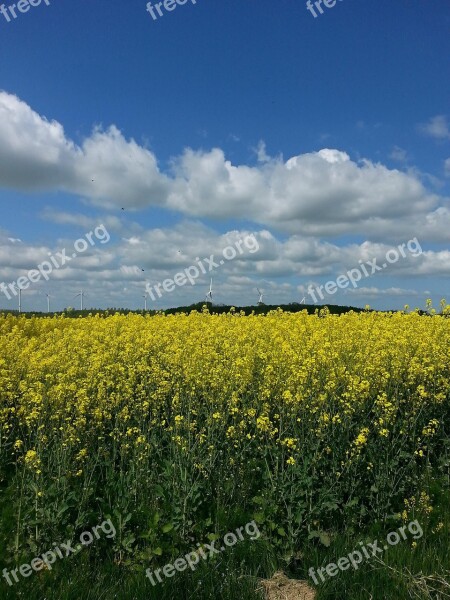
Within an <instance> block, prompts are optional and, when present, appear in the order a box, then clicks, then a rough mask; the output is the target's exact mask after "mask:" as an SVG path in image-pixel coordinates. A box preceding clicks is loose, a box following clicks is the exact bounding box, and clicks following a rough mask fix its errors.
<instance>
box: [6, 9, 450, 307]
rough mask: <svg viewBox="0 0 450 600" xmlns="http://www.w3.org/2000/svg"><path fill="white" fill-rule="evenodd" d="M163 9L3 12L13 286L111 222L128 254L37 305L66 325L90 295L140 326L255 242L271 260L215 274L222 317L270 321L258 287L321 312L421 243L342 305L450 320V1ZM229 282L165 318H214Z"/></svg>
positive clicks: (95, 265)
mask: <svg viewBox="0 0 450 600" xmlns="http://www.w3.org/2000/svg"><path fill="white" fill-rule="evenodd" d="M12 4H13V2H11V1H9V0H8V1H7V2H5V3H4V6H5V10H6V11H7V14H10V13H8V10H9V8H8V7H9V6H10V5H12ZM154 4H155V3H154ZM162 10H163V11H164V15H163V16H162V17H159V18H158V19H157V20H153V19H152V17H151V16H150V14H149V12H147V11H146V2H145V1H141V0H132V1H129V2H123V1H119V0H111V1H110V2H104V1H103V0H99V1H97V2H95V3H93V2H88V1H87V0H73V1H72V2H68V1H56V0H50V5H49V6H46V4H44V2H42V4H41V5H40V6H37V7H33V8H30V10H29V11H28V12H26V13H25V14H20V13H19V14H18V16H17V18H16V19H12V18H11V20H10V22H8V21H7V20H6V18H4V16H2V14H0V56H1V59H0V90H2V91H1V93H0V282H1V281H3V282H5V283H6V284H8V283H11V282H15V281H17V279H18V278H19V277H24V276H27V274H28V272H29V271H30V270H32V269H35V268H36V266H37V265H39V264H41V263H42V261H43V260H46V259H47V258H48V254H49V253H51V254H53V255H54V254H55V253H57V252H60V251H61V250H62V249H63V248H72V247H73V244H74V242H75V241H76V240H77V239H79V238H82V237H83V236H85V235H86V233H88V232H89V231H94V230H95V227H98V226H99V225H100V224H103V225H104V226H105V228H106V229H107V231H108V233H109V237H110V239H109V241H108V242H107V243H103V244H102V243H101V242H100V240H97V241H98V243H96V244H95V245H92V246H90V247H89V249H88V250H86V251H85V252H83V253H80V255H79V256H77V258H76V260H75V259H73V260H72V261H70V264H66V265H64V266H61V268H58V269H56V268H55V270H54V272H52V274H51V276H50V277H49V281H48V282H47V281H38V282H35V283H32V284H31V285H29V286H27V287H26V289H24V291H23V294H22V296H23V306H24V309H44V308H45V306H46V300H45V293H50V294H51V295H52V297H53V300H52V302H53V307H54V308H55V309H62V308H64V307H65V306H68V305H73V304H74V303H75V302H76V300H74V299H73V296H74V295H75V293H77V291H78V290H80V289H82V288H83V289H86V304H87V305H88V306H93V307H107V306H119V305H122V306H126V307H130V308H138V307H140V306H141V305H142V303H143V299H142V295H143V294H144V292H145V285H146V283H149V284H151V285H156V284H157V283H158V282H163V281H164V280H166V279H167V278H173V277H174V276H175V274H176V273H177V272H182V271H183V270H184V269H186V268H188V267H189V266H190V265H193V264H195V258H196V257H209V256H210V255H211V254H212V253H214V254H215V255H220V254H221V252H222V251H223V248H224V247H226V246H227V245H230V244H234V243H235V242H236V241H237V240H239V239H244V238H245V236H248V235H250V234H252V235H254V236H255V239H257V240H258V244H259V250H258V251H257V252H255V253H254V254H250V253H244V254H243V255H239V256H238V257H236V259H234V260H230V261H229V262H227V261H226V263H225V264H224V265H223V266H221V267H220V268H218V269H217V270H216V271H215V272H214V297H215V299H216V300H217V302H225V303H234V304H249V303H254V302H255V301H256V300H257V299H258V296H257V292H256V291H255V288H256V287H259V288H260V289H264V292H265V293H266V298H265V301H267V302H270V303H281V302H292V301H300V300H301V299H302V298H303V297H306V299H307V301H309V302H311V297H310V295H309V296H308V293H307V290H308V286H313V289H315V287H316V286H319V285H324V284H325V283H326V282H329V281H335V280H336V279H337V277H338V276H339V275H341V274H345V273H346V272H348V271H349V270H351V269H354V268H357V267H358V266H359V265H360V264H361V263H360V262H359V261H363V262H364V263H366V262H367V261H371V260H373V259H374V258H376V257H377V258H378V260H379V262H380V263H383V262H385V261H383V257H384V256H385V254H386V252H387V251H388V250H389V249H390V248H395V247H398V246H399V245H400V244H402V243H406V242H407V241H408V240H410V239H413V238H417V240H418V241H419V242H420V247H421V249H422V250H423V252H422V253H421V254H420V255H417V256H412V255H411V253H410V252H408V253H407V255H406V256H405V257H403V256H402V257H400V258H399V260H398V261H396V262H395V263H393V264H391V265H389V266H388V267H387V268H386V269H385V270H383V272H381V273H380V272H377V273H376V274H374V275H373V276H370V277H365V276H364V277H362V279H361V281H360V282H358V285H357V287H356V288H354V287H353V286H349V287H347V288H345V289H344V288H342V289H338V290H337V292H335V293H333V294H328V295H326V302H328V303H333V304H352V305H357V306H364V305H365V304H370V305H371V306H373V307H376V308H401V307H402V306H403V305H404V304H405V303H407V304H409V305H411V306H423V305H424V302H425V299H426V298H427V297H432V298H433V300H434V302H435V303H436V304H437V303H438V302H439V300H440V298H442V297H443V296H447V300H448V299H449V297H450V293H449V285H448V283H449V275H450V261H449V258H450V252H449V242H450V206H449V196H450V193H449V190H450V186H449V182H450V177H449V176H450V107H449V98H450V93H449V92H450V89H449V88H450V85H449V80H450V78H449V76H448V75H449V64H448V57H449V50H450V41H449V36H448V31H449V25H450V5H449V4H448V2H446V1H444V0H442V1H438V0H433V1H425V0H398V1H397V2H395V3H393V2H392V1H391V0H377V1H376V2H375V1H374V0H372V1H370V0H364V1H357V0H338V1H337V2H336V5H335V6H334V7H332V8H325V7H324V8H323V11H324V14H321V15H319V16H318V17H317V18H314V17H313V16H312V15H311V13H310V12H308V10H307V9H306V2H305V1H303V0H277V1H269V0H258V2H256V0H240V1H239V2H238V1H237V0H227V2H222V3H219V2H215V1H213V0H197V2H196V3H195V4H194V3H193V2H192V0H188V1H187V2H186V4H184V5H183V6H181V5H180V6H177V7H176V9H175V10H174V11H172V12H168V11H165V10H164V8H163V9H162ZM122 208H124V209H125V210H122ZM142 269H144V271H142ZM209 276H210V274H209V272H208V273H207V274H201V276H200V277H199V278H198V280H197V281H196V284H195V285H194V286H191V285H190V284H187V285H183V286H177V287H176V289H175V290H174V291H171V292H165V293H164V295H163V297H161V298H157V299H156V301H154V302H153V301H152V300H151V299H149V306H150V305H153V306H154V307H158V308H160V307H166V306H174V305H178V304H184V303H189V302H195V301H198V300H203V299H204V298H205V294H206V292H207V288H208V285H209ZM310 289H312V288H310ZM16 305H17V299H16V298H15V297H12V298H11V299H10V300H8V298H7V297H6V295H5V294H4V293H0V308H15V307H16Z"/></svg>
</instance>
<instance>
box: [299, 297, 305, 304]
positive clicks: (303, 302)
mask: <svg viewBox="0 0 450 600" xmlns="http://www.w3.org/2000/svg"><path fill="white" fill-rule="evenodd" d="M305 300H306V296H303V300H302V301H301V302H300V304H305Z"/></svg>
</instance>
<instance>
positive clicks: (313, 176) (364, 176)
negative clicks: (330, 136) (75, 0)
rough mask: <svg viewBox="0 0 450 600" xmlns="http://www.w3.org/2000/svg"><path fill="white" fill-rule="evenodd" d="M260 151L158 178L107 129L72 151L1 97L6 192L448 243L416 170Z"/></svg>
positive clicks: (134, 148)
mask: <svg viewBox="0 0 450 600" xmlns="http://www.w3.org/2000/svg"><path fill="white" fill-rule="evenodd" d="M431 129H432V130H433V131H435V132H436V131H443V129H442V122H441V121H437V122H436V123H435V122H434V121H433V126H432V128H431ZM444 129H445V128H444ZM257 152H258V157H259V162H258V164H257V165H256V166H248V165H244V164H240V165H239V164H237V165H234V164H232V163H231V161H229V160H227V158H226V157H225V154H224V152H223V150H221V149H220V148H213V149H211V150H209V151H195V150H192V149H189V148H188V149H185V150H184V151H183V152H182V154H181V155H180V156H178V157H175V158H174V159H173V161H172V165H171V170H170V172H169V173H163V172H161V170H160V168H159V166H158V161H157V158H156V156H155V155H154V154H153V153H152V152H151V151H150V150H149V149H147V148H145V147H143V146H140V145H139V144H138V143H137V142H136V141H134V140H133V139H131V140H127V139H126V138H125V137H124V135H123V134H122V133H121V132H120V131H119V130H118V128H117V127H116V126H114V125H112V126H111V127H109V128H108V129H107V130H106V131H102V130H100V129H99V128H97V129H94V131H93V133H92V134H91V136H90V137H88V138H86V139H85V140H84V141H83V142H82V143H81V144H80V145H77V144H75V143H74V142H73V141H71V140H70V139H68V138H67V137H66V135H65V133H64V129H63V127H62V125H60V124H59V123H57V122H55V121H49V120H48V119H46V118H45V117H43V116H40V115H38V114H37V113H36V112H35V111H33V110H32V109H31V108H30V107H29V106H28V105H27V104H26V103H25V102H23V101H21V100H19V99H18V98H17V97H16V96H13V95H10V94H8V93H6V92H0V185H3V186H4V187H10V188H16V189H25V190H29V191H41V190H48V191H55V190H63V191H66V192H70V193H72V194H76V195H82V196H83V197H84V198H85V201H86V202H89V203H91V204H94V205H97V206H100V207H104V208H105V209H117V210H120V208H122V207H125V208H130V209H135V210H138V209H144V208H146V207H152V206H161V207H165V208H167V209H170V210H172V211H177V212H179V213H181V214H183V215H185V216H186V217H188V218H192V217H193V218H211V219H216V220H218V219H229V218H233V219H239V218H241V219H245V220H246V221H250V222H254V223H257V224H259V225H260V226H263V227H267V228H270V229H272V230H275V231H281V232H285V233H288V234H299V235H303V236H306V237H329V238H333V239H335V238H336V237H338V236H344V235H358V236H364V237H365V238H368V239H372V240H375V241H385V242H387V241H390V242H395V241H398V240H399V238H400V239H405V238H410V237H414V236H416V235H417V236H419V235H420V237H421V239H422V240H433V241H435V242H436V241H441V242H442V241H448V240H449V231H450V205H449V200H448V199H447V198H444V197H441V196H438V195H437V194H435V193H431V192H429V191H428V190H427V188H426V187H425V185H424V183H423V182H422V181H421V178H420V176H419V175H418V174H416V173H414V172H413V171H410V172H408V173H405V172H402V171H400V170H397V169H389V168H387V167H386V166H384V165H382V164H380V163H374V162H372V161H369V160H362V161H354V160H352V159H351V158H350V156H349V155H348V154H347V153H346V152H343V151H341V150H338V149H334V148H324V149H322V150H320V151H318V152H310V153H305V154H300V155H296V156H293V157H291V158H289V159H288V160H284V159H283V158H282V157H276V158H273V157H272V158H271V157H270V156H269V155H268V154H267V151H266V148H265V145H264V143H263V142H261V143H260V145H259V147H258V150H257ZM47 217H48V218H51V216H49V215H47ZM54 220H59V222H60V223H63V222H66V223H69V221H70V222H72V224H76V223H78V224H79V225H83V226H87V224H88V220H87V219H86V218H85V217H80V216H70V217H67V215H64V213H60V214H59V215H56V216H55V217H54ZM113 226H114V223H113V222H111V227H113ZM115 227H116V229H117V230H118V229H119V228H120V223H119V221H117V222H116V224H115Z"/></svg>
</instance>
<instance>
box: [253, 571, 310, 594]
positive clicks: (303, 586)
mask: <svg viewBox="0 0 450 600" xmlns="http://www.w3.org/2000/svg"><path fill="white" fill-rule="evenodd" d="M261 585H262V587H263V589H264V591H265V595H266V599H267V600H315V597H316V592H315V591H314V590H313V588H312V587H310V586H309V585H308V584H307V583H306V581H299V580H297V579H289V578H288V577H286V575H285V574H284V573H281V572H280V571H277V573H275V575H274V576H273V577H272V579H263V580H262V581H261Z"/></svg>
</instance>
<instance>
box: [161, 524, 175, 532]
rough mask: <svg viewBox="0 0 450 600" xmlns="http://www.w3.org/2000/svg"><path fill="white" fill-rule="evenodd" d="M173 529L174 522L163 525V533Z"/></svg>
mask: <svg viewBox="0 0 450 600" xmlns="http://www.w3.org/2000/svg"><path fill="white" fill-rule="evenodd" d="M172 529H173V524H172V523H166V524H165V525H163V528H162V531H163V533H169V531H172Z"/></svg>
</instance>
